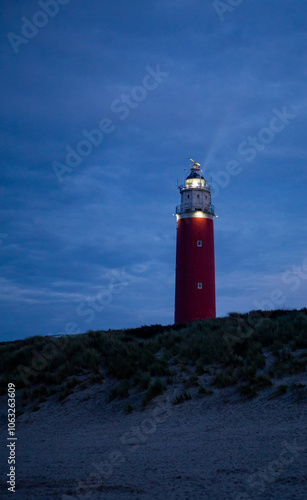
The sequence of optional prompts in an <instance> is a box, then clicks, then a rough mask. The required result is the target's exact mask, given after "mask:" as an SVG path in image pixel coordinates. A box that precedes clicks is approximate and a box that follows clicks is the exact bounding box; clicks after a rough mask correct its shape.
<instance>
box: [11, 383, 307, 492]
mask: <svg viewBox="0 0 307 500" xmlns="http://www.w3.org/2000/svg"><path fill="white" fill-rule="evenodd" d="M304 377H306V375H305V374H304ZM300 379H302V377H300ZM271 393H272V391H271V389H268V390H266V391H263V392H262V393H261V394H260V395H259V396H258V397H257V398H256V399H253V400H251V401H246V402H244V401H242V400H241V399H240V398H239V397H236V396H235V395H234V393H233V390H232V389H228V388H227V389H220V390H215V391H214V394H213V395H212V396H205V397H203V398H200V399H193V400H191V401H185V402H184V403H182V404H180V405H176V406H174V405H173V404H172V400H173V398H174V389H169V390H168V392H167V393H165V394H163V395H162V396H159V397H158V398H156V400H154V402H152V404H151V405H149V406H148V407H147V408H146V410H145V411H139V410H138V411H134V412H133V413H131V414H128V415H127V414H125V413H124V412H123V410H122V408H123V401H118V402H116V401H115V402H113V403H110V404H106V394H105V389H104V388H103V386H97V385H96V386H92V387H91V388H89V389H87V390H86V391H83V392H77V393H75V394H73V395H71V396H69V398H68V399H67V400H66V401H64V402H63V403H58V402H56V401H52V400H49V401H46V402H45V403H43V404H42V406H41V409H40V410H39V411H37V412H33V413H25V414H23V415H22V416H20V417H19V419H18V421H17V436H18V441H17V483H16V484H17V490H16V494H15V495H14V496H13V498H16V499H17V498H18V499H19V498H20V499H31V500H32V499H40V500H42V499H61V500H65V499H66V500H73V499H80V500H81V499H92V500H96V499H97V500H98V499H100V500H101V499H105V500H121V499H123V500H127V499H135V500H137V499H140V500H143V499H144V500H145V499H146V500H147V499H161V500H162V499H168V500H171V499H217V500H224V499H225V500H231V499H235V500H249V499H276V500H277V499H278V500H280V499H300V500H306V498H307V487H306V483H307V481H306V479H307V477H306V476H307V473H306V471H307V440H306V427H307V418H306V399H299V398H295V397H294V396H293V394H285V395H284V396H282V397H279V398H273V399H272V398H270V394H271ZM5 403H6V400H5V398H1V421H2V423H5V408H4V406H5ZM6 428H7V427H6V426H5V425H4V430H5V431H6ZM6 432H7V431H6ZM1 441H2V446H1V462H2V463H3V464H4V470H5V472H4V473H2V478H3V477H5V474H6V473H7V470H6V469H7V468H8V466H7V449H6V448H5V445H4V446H3V443H6V434H3V439H2V440H1ZM2 470H3V469H2ZM5 481H6V478H5V480H4V481H3V482H4V483H5ZM12 495H13V494H12V493H10V492H8V491H6V487H5V486H4V489H2V493H1V498H10V497H11V498H12Z"/></svg>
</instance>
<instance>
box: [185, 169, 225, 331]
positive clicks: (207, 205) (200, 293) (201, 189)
mask: <svg viewBox="0 0 307 500" xmlns="http://www.w3.org/2000/svg"><path fill="white" fill-rule="evenodd" d="M191 161H192V162H193V165H192V166H191V169H190V173H189V174H188V176H187V178H186V179H185V183H184V186H179V190H180V195H181V204H180V205H178V206H177V207H176V218H177V245H176V291H175V323H186V322H189V321H196V320H202V319H207V318H215V317H216V310H215V270H214V217H215V214H214V206H213V205H212V204H211V190H210V186H209V185H208V184H207V182H206V181H205V179H204V177H203V175H202V172H201V170H200V164H199V163H197V162H195V161H194V160H191Z"/></svg>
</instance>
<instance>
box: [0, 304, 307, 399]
mask: <svg viewBox="0 0 307 500" xmlns="http://www.w3.org/2000/svg"><path fill="white" fill-rule="evenodd" d="M264 349H266V350H269V351H270V352H271V353H272V354H273V356H274V362H273V364H272V365H271V367H270V369H268V370H267V373H266V374H265V375H261V371H263V370H264V369H265V363H266V362H265V356H264ZM298 349H302V350H306V349H307V309H302V310H300V311H296V310H293V311H284V310H278V311H276V310H275V311H265V312H261V311H252V312H251V313H249V314H238V313H231V314H230V315H229V316H228V317H225V318H217V319H211V320H206V321H197V322H194V323H190V324H184V325H169V326H165V327H163V326H161V325H151V326H143V327H140V328H135V329H129V330H122V331H108V332H105V331H89V332H88V333H85V334H80V335H71V336H66V337H61V338H55V337H40V336H35V337H30V338H28V339H25V340H20V341H15V342H6V343H1V344H0V375H1V378H0V391H1V394H4V393H5V392H6V389H7V383H8V382H13V383H15V385H16V387H17V388H20V389H23V401H24V402H26V401H31V402H33V403H34V404H35V403H36V402H43V401H44V400H45V399H46V398H47V397H49V396H50V395H51V394H55V393H56V392H57V393H58V398H59V399H60V400H64V399H65V398H66V397H67V396H68V395H69V394H71V393H72V392H73V391H75V390H77V389H78V390H80V389H82V388H85V387H88V386H89V385H91V384H96V383H100V384H103V383H104V379H105V378H106V377H109V378H111V379H116V380H117V381H118V383H117V384H115V385H114V388H113V389H112V391H111V394H110V398H109V399H110V400H113V399H115V398H125V397H128V395H129V393H130V389H131V387H134V388H138V390H139V391H140V392H142V393H143V396H142V397H143V405H146V404H148V403H149V402H150V401H151V400H152V399H153V398H154V397H156V396H157V395H158V394H161V393H162V392H163V391H164V390H165V388H166V386H167V384H168V383H171V382H172V379H173V373H175V372H176V371H178V370H179V369H180V370H182V371H183V370H185V371H187V372H192V375H190V378H189V380H188V381H187V383H186V388H189V387H197V386H198V385H199V384H198V377H201V376H202V375H203V374H204V373H206V371H208V367H209V366H210V367H214V369H213V371H212V373H213V377H212V385H215V386H217V387H220V388H224V387H228V386H231V385H238V386H239V392H240V394H242V395H246V396H247V397H253V396H254V395H256V394H257V393H258V391H259V390H262V389H263V388H265V387H269V385H270V384H269V380H271V379H273V378H281V377H282V376H283V375H286V374H294V373H299V372H301V371H304V370H305V369H306V361H307V358H306V355H305V354H304V352H305V351H303V353H302V354H301V357H300V358H299V359H298V358H297V357H296V356H294V352H295V351H296V350H298ZM259 376H265V377H266V379H265V380H262V379H260V378H259ZM239 384H241V385H239ZM200 387H201V385H200ZM201 391H203V393H204V394H206V393H207V392H208V393H210V390H208V389H206V388H203V389H200V392H201ZM211 392H212V391H211ZM280 393H282V391H281V390H280Z"/></svg>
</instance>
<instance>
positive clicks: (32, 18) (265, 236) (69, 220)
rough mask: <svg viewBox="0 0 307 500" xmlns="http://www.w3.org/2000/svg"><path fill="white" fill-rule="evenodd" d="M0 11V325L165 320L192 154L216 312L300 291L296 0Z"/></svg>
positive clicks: (302, 23)
mask: <svg viewBox="0 0 307 500" xmlns="http://www.w3.org/2000/svg"><path fill="white" fill-rule="evenodd" d="M60 4H61V5H60ZM230 4H233V5H234V4H238V5H237V6H236V7H234V6H233V7H230V6H229V5H230ZM225 5H226V7H225ZM43 6H44V7H43ZM227 6H228V7H227ZM44 8H45V11H44ZM1 11H2V13H1V39H2V43H1V62H2V71H1V83H0V88H1V111H2V121H1V126H2V134H1V137H2V139H1V149H2V154H1V177H2V183H1V225H0V233H1V234H0V255H1V270H0V280H1V291H0V293H1V333H2V335H1V338H2V339H5V340H9V339H15V338H22V337H26V336H31V335H35V334H49V333H58V332H62V331H65V329H66V331H87V330H89V329H99V328H101V329H108V328H123V327H124V328H126V327H134V326H140V325H142V324H151V323H162V324H168V323H172V322H173V310H174V281H175V237H176V221H175V217H173V215H172V214H173V213H174V211H175V206H176V205H177V204H178V203H179V202H180V195H179V191H178V190H177V187H176V185H177V179H178V180H179V182H182V181H183V179H184V175H185V174H186V172H185V171H184V169H187V168H188V167H189V161H188V158H189V157H190V156H191V157H192V158H194V159H196V160H197V161H199V162H200V163H201V164H202V168H203V172H204V175H205V177H206V178H207V179H210V177H212V183H213V188H214V189H213V192H214V196H213V203H214V204H215V207H216V213H217V214H218V215H219V218H218V219H216V221H215V247H216V284H217V313H218V315H220V316H221V315H225V314H227V313H228V312H230V311H240V312H244V311H249V310H251V309H257V308H265V307H266V308H273V307H287V308H292V307H294V308H301V307H304V306H306V296H307V249H306V236H307V230H306V198H307V197H306V180H307V174H306V160H307V153H306V132H307V120H306V118H307V116H306V114H307V108H306V104H307V103H306V76H307V75H306V20H307V6H306V2H305V0H295V1H294V0H270V1H268V0H242V2H239V1H232V2H231V1H230V0H229V2H228V1H227V0H225V2H213V1H211V0H206V1H204V0H201V1H200V0H199V1H193V0H155V1H152V0H147V1H146V2H144V1H139V0H131V1H129V2H123V1H118V0H113V1H112V2H110V1H104V0H91V2H86V1H85V0H70V1H69V0H61V2H60V0H58V2H55V0H54V1H49V2H47V0H42V1H41V2H37V1H32V0H27V1H14V2H4V1H2V2H1ZM33 23H34V24H33ZM35 25H37V27H36V26H35ZM99 125H100V126H101V129H102V130H103V133H102V132H101V133H100V135H97V133H96V135H95V134H93V135H92V136H91V139H92V141H93V142H94V141H95V144H96V145H93V144H92V145H89V144H90V143H88V142H84V141H85V140H86V135H89V133H90V132H91V131H92V130H93V129H98V128H99ZM82 141H83V142H82ZM67 148H68V149H67ZM70 148H72V149H70ZM72 150H73V151H74V152H75V153H73V157H72V156H71V155H68V151H70V153H71V151H72ZM77 151H79V153H80V154H78V153H77ZM67 156H69V158H67ZM67 160H68V161H69V160H71V161H74V162H75V166H73V167H72V166H71V165H72V163H71V164H70V165H68V164H67ZM77 163H78V164H77ZM56 173H57V175H56ZM60 181H61V182H60Z"/></svg>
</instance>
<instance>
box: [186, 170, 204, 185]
mask: <svg viewBox="0 0 307 500" xmlns="http://www.w3.org/2000/svg"><path fill="white" fill-rule="evenodd" d="M204 186H205V179H204V177H203V176H202V174H201V172H200V171H199V170H192V171H191V172H190V173H189V175H188V176H187V178H186V180H185V187H187V188H190V187H195V188H197V187H204Z"/></svg>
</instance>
